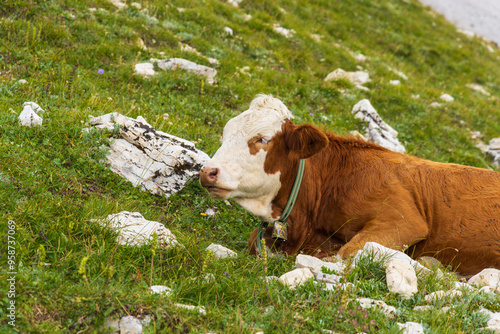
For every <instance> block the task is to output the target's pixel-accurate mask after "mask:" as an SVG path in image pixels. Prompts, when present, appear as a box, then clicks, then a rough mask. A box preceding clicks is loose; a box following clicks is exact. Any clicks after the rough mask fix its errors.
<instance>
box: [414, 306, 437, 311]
mask: <svg viewBox="0 0 500 334" xmlns="http://www.w3.org/2000/svg"><path fill="white" fill-rule="evenodd" d="M433 309H434V307H432V306H431V305H422V306H415V307H414V308H413V311H421V312H425V311H429V310H433Z"/></svg>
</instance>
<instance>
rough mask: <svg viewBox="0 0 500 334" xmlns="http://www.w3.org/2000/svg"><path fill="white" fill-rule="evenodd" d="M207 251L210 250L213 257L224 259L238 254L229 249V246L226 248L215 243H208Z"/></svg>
mask: <svg viewBox="0 0 500 334" xmlns="http://www.w3.org/2000/svg"><path fill="white" fill-rule="evenodd" d="M207 251H211V252H212V253H213V254H214V256H215V257H217V258H219V259H225V258H227V257H237V256H238V254H236V252H234V251H232V250H230V249H229V248H226V247H224V246H222V245H217V244H210V246H208V247H207Z"/></svg>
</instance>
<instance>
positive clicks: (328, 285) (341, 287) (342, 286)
mask: <svg viewBox="0 0 500 334" xmlns="http://www.w3.org/2000/svg"><path fill="white" fill-rule="evenodd" d="M322 284H323V285H324V287H323V288H322V290H324V291H338V290H345V289H347V288H349V287H354V284H352V283H351V282H347V283H342V284H332V283H322Z"/></svg>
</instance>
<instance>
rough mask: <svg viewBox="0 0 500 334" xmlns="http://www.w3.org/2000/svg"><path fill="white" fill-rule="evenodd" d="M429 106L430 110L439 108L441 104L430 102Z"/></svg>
mask: <svg viewBox="0 0 500 334" xmlns="http://www.w3.org/2000/svg"><path fill="white" fill-rule="evenodd" d="M429 106H431V107H432V108H439V107H441V106H442V104H441V103H439V102H432V103H431V104H429Z"/></svg>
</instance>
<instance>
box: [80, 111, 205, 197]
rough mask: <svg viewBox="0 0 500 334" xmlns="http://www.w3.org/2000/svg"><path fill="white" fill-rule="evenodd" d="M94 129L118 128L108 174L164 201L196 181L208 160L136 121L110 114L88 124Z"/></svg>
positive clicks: (186, 144) (188, 145) (176, 139)
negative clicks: (116, 175)
mask: <svg viewBox="0 0 500 334" xmlns="http://www.w3.org/2000/svg"><path fill="white" fill-rule="evenodd" d="M90 125H92V126H95V127H96V128H98V129H110V130H113V129H114V127H115V126H120V127H122V128H121V130H120V133H119V135H118V137H119V138H118V139H116V140H115V141H113V142H112V144H111V146H110V153H109V154H108V155H107V156H106V159H107V161H108V162H109V164H110V169H111V171H112V172H114V173H116V174H118V175H120V176H121V177H123V178H125V179H127V180H128V181H130V182H132V184H133V185H134V186H140V187H141V188H142V189H144V190H147V191H149V192H151V193H153V194H157V195H163V196H165V197H168V196H170V195H172V194H173V193H176V192H178V191H179V190H181V189H182V188H183V187H184V185H185V184H186V182H187V181H189V180H190V179H192V178H195V177H198V174H199V170H200V169H201V168H202V167H203V166H204V164H205V163H206V162H207V161H208V160H209V159H210V157H209V156H208V155H207V154H206V153H204V152H202V151H200V150H197V149H196V148H195V145H194V144H193V143H192V142H190V141H187V140H184V139H182V138H179V137H176V136H172V135H170V134H167V133H165V132H162V131H157V130H155V129H154V128H153V127H152V126H151V125H149V124H148V123H147V122H146V120H145V119H144V118H142V117H141V116H139V117H137V119H133V118H130V117H126V116H123V115H121V114H118V113H110V114H106V115H103V116H100V117H94V118H92V119H91V120H90Z"/></svg>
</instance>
